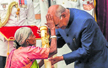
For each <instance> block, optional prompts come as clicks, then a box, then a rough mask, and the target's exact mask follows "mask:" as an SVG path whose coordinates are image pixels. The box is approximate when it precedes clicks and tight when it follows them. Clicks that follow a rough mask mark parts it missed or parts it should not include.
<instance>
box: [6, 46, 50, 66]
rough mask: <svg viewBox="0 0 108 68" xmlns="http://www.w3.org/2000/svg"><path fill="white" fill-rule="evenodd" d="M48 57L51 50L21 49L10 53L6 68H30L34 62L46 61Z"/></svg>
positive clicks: (31, 47)
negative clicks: (38, 60) (37, 60)
mask: <svg viewBox="0 0 108 68" xmlns="http://www.w3.org/2000/svg"><path fill="white" fill-rule="evenodd" d="M48 55H49V48H39V47H34V46H28V47H20V48H18V49H16V50H14V51H12V52H11V53H10V55H9V57H8V59H7V62H6V68H30V67H31V65H32V63H33V62H34V60H36V59H46V58H48ZM37 68H38V66H37Z"/></svg>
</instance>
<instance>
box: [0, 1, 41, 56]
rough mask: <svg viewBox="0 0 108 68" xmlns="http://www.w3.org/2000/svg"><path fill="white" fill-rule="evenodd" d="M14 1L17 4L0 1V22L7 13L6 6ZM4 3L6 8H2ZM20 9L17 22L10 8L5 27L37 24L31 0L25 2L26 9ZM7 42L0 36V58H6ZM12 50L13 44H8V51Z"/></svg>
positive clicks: (14, 12) (14, 11)
mask: <svg viewBox="0 0 108 68" xmlns="http://www.w3.org/2000/svg"><path fill="white" fill-rule="evenodd" d="M13 1H16V2H18V3H19V0H0V17H1V21H3V19H4V18H5V15H6V13H7V9H8V6H9V4H10V3H11V2H13ZM4 3H6V8H3V6H2V4H4ZM19 8H20V15H19V19H18V20H17V17H16V12H17V9H16V8H15V7H13V8H12V11H11V15H10V17H9V20H8V22H7V24H6V25H5V26H24V25H37V24H39V23H37V22H36V20H35V14H34V6H33V3H32V0H27V7H26V8H21V7H19ZM7 47H8V42H7V40H6V39H5V38H4V37H3V36H2V35H1V34H0V56H7ZM12 49H13V42H12V41H10V42H9V51H11V50H12Z"/></svg>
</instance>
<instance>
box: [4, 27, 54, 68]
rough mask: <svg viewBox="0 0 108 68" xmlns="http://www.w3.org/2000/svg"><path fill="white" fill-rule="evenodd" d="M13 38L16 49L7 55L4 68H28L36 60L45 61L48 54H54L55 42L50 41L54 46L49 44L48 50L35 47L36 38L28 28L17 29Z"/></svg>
mask: <svg viewBox="0 0 108 68" xmlns="http://www.w3.org/2000/svg"><path fill="white" fill-rule="evenodd" d="M14 38H15V41H14V47H15V48H16V49H13V50H12V51H11V53H10V54H9V56H8V59H7V62H6V66H5V68H30V67H31V65H32V63H33V62H34V61H35V60H36V59H46V58H48V57H49V56H50V54H52V53H56V41H55V40H51V42H55V44H52V43H51V46H50V48H40V47H36V39H35V38H36V36H35V35H34V34H33V32H32V30H31V29H30V28H28V27H21V28H19V29H17V31H16V32H15V35H14ZM39 65H40V64H39ZM39 67H41V66H39ZM39 67H38V66H37V67H36V68H39Z"/></svg>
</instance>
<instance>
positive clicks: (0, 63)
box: [0, 56, 6, 68]
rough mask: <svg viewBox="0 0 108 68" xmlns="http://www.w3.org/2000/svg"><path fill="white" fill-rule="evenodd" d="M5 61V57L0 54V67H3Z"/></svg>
mask: <svg viewBox="0 0 108 68" xmlns="http://www.w3.org/2000/svg"><path fill="white" fill-rule="evenodd" d="M5 63H6V57H4V56H0V68H4V67H5Z"/></svg>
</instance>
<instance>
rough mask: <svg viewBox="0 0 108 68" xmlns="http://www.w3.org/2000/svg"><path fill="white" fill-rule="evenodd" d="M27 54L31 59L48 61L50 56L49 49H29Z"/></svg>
mask: <svg viewBox="0 0 108 68" xmlns="http://www.w3.org/2000/svg"><path fill="white" fill-rule="evenodd" d="M26 51H27V54H28V56H29V58H30V59H46V58H48V56H49V48H40V47H33V46H32V47H29V48H28V50H26Z"/></svg>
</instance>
